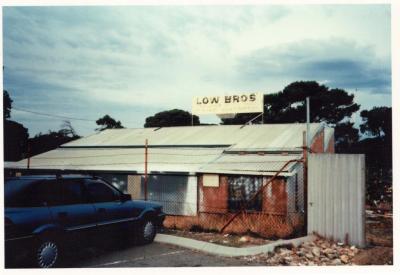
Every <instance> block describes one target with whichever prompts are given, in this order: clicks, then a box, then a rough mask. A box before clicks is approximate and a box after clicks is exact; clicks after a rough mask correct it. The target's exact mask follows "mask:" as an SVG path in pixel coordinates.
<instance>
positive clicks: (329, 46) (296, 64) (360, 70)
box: [237, 38, 391, 93]
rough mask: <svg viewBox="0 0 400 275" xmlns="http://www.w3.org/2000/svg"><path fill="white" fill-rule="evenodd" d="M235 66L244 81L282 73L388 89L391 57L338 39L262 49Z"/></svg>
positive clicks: (335, 84) (335, 83) (382, 90)
mask: <svg viewBox="0 0 400 275" xmlns="http://www.w3.org/2000/svg"><path fill="white" fill-rule="evenodd" d="M237 68H238V69H237V74H238V78H239V79H242V80H243V79H244V80H245V81H249V80H252V81H263V80H264V79H271V78H275V77H278V78H279V77H283V76H285V77H289V78H293V79H312V80H317V81H320V82H323V83H325V84H326V85H328V86H331V87H338V88H348V89H368V90H369V91H373V92H374V93H390V92H391V63H390V59H386V60H382V59H381V58H379V57H377V56H376V55H375V54H374V49H373V48H372V47H368V46H359V45H357V43H356V42H355V41H351V40H343V39H340V38H333V39H330V40H304V41H297V42H295V43H289V44H283V45H279V46H276V47H266V48H262V49H259V50H256V51H254V52H252V53H250V54H248V55H246V56H243V57H242V58H240V60H239V62H238V65H237Z"/></svg>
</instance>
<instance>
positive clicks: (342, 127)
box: [335, 122, 359, 153]
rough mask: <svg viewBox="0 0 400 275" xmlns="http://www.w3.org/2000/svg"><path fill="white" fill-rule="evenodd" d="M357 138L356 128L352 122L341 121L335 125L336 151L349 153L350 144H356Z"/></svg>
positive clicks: (350, 149)
mask: <svg viewBox="0 0 400 275" xmlns="http://www.w3.org/2000/svg"><path fill="white" fill-rule="evenodd" d="M358 139H359V135H358V129H356V128H354V123H352V122H343V123H339V124H337V125H336V127H335V143H336V148H335V152H336V153H350V152H351V151H352V146H354V145H355V144H357V142H358Z"/></svg>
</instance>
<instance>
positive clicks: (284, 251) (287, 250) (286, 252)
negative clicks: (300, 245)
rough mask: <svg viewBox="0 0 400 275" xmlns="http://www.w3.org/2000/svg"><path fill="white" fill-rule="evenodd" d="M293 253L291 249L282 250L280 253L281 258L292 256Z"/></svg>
mask: <svg viewBox="0 0 400 275" xmlns="http://www.w3.org/2000/svg"><path fill="white" fill-rule="evenodd" d="M291 253H292V251H291V250H289V249H286V248H281V249H280V251H279V255H281V256H285V255H288V254H291Z"/></svg>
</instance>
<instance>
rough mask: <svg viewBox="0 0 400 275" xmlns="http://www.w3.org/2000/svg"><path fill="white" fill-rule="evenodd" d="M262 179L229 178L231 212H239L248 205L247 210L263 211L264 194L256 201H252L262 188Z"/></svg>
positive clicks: (247, 177) (248, 177)
mask: <svg viewBox="0 0 400 275" xmlns="http://www.w3.org/2000/svg"><path fill="white" fill-rule="evenodd" d="M262 180H263V179H262V177H250V176H246V177H228V183H229V200H228V205H229V210H230V211H237V210H239V209H241V208H242V207H243V206H244V205H245V204H246V203H247V207H246V210H252V211H261V210H262V194H259V195H258V196H257V197H256V198H255V199H253V200H252V201H250V199H251V198H252V197H253V196H254V195H255V194H256V193H257V191H258V190H259V189H260V188H261V186H262Z"/></svg>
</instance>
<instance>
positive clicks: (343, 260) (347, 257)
mask: <svg viewBox="0 0 400 275" xmlns="http://www.w3.org/2000/svg"><path fill="white" fill-rule="evenodd" d="M340 260H341V261H342V262H343V263H345V264H347V263H349V256H347V255H342V256H340Z"/></svg>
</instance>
